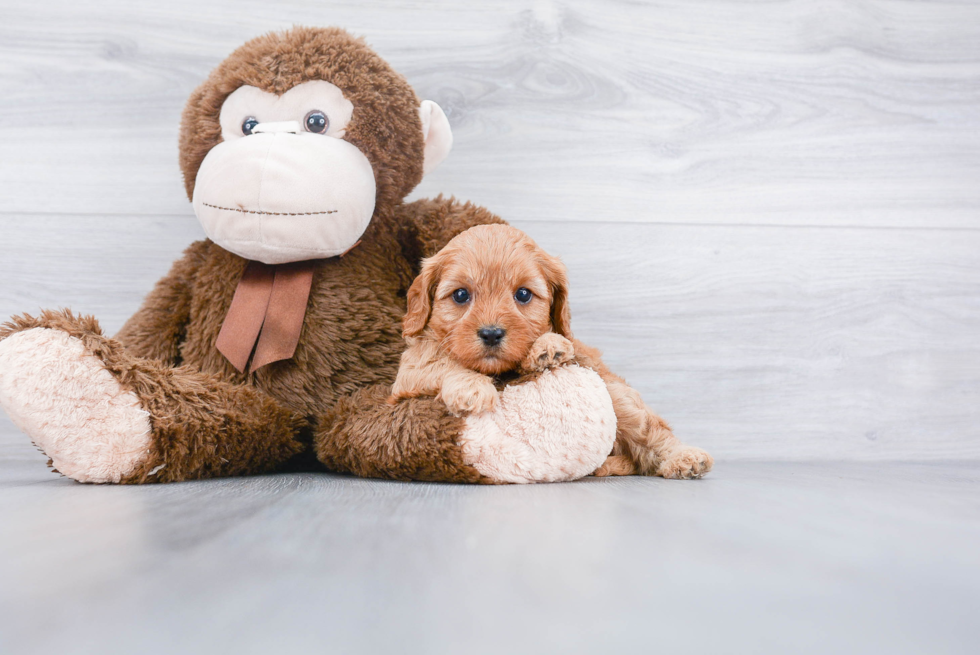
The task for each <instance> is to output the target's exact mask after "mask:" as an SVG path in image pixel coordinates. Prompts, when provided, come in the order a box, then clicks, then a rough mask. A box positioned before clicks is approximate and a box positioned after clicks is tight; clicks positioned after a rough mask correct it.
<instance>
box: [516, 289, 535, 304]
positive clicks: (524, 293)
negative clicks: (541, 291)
mask: <svg viewBox="0 0 980 655" xmlns="http://www.w3.org/2000/svg"><path fill="white" fill-rule="evenodd" d="M533 297H534V294H533V293H531V290H530V289H526V288H524V287H521V288H520V289H518V290H517V291H515V292H514V300H516V301H517V302H519V303H521V304H522V305H526V304H528V303H529V302H531V298H533Z"/></svg>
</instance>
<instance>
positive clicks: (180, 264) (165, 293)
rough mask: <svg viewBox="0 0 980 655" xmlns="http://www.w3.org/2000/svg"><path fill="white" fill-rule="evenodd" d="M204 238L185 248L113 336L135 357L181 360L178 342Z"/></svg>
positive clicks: (168, 361) (173, 362)
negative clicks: (141, 303) (181, 254)
mask: <svg viewBox="0 0 980 655" xmlns="http://www.w3.org/2000/svg"><path fill="white" fill-rule="evenodd" d="M204 245H205V242H204V241H197V242H195V243H193V244H191V245H190V247H188V248H187V250H185V251H184V256H183V257H181V258H180V259H178V260H177V261H176V262H175V263H174V265H173V266H172V267H171V269H170V272H169V273H167V275H165V276H164V277H163V278H162V279H161V280H160V281H158V282H157V283H156V286H154V287H153V290H152V291H150V293H149V294H148V295H147V296H146V298H145V299H144V300H143V305H142V306H141V307H140V308H139V310H138V311H137V312H136V313H135V314H133V315H132V316H131V317H130V318H129V320H128V321H126V324H125V325H123V327H122V329H121V330H120V331H119V333H118V334H117V335H116V337H115V338H116V340H118V341H120V342H122V344H123V345H124V346H125V347H126V350H127V352H128V353H129V354H130V355H133V356H135V357H143V358H146V359H155V360H157V361H160V362H163V363H164V364H167V365H169V366H176V365H178V364H179V363H180V344H181V343H182V342H183V340H184V334H185V330H186V327H187V323H188V321H189V320H190V311H191V281H192V280H193V278H194V274H195V272H196V271H197V268H198V266H199V265H200V261H201V258H202V256H203V250H204Z"/></svg>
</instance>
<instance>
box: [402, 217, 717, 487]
mask: <svg viewBox="0 0 980 655" xmlns="http://www.w3.org/2000/svg"><path fill="white" fill-rule="evenodd" d="M570 322H571V316H570V312H569V308H568V278H567V274H566V271H565V267H564V265H563V264H562V263H561V262H560V261H559V260H558V259H557V258H555V257H552V256H551V255H549V254H548V253H546V252H545V251H544V250H542V249H541V248H539V247H538V245H537V244H536V243H534V241H533V240H531V238H530V237H528V236H527V235H526V234H524V233H523V232H521V231H520V230H518V229H516V228H513V227H510V226H509V225H480V226H477V227H473V228H470V229H469V230H467V231H465V232H463V233H461V234H459V235H457V236H456V237H455V238H453V239H452V240H451V241H450V242H449V243H448V244H447V245H446V246H445V247H444V248H443V249H442V250H440V251H439V252H438V253H437V254H436V255H435V256H433V257H430V258H428V259H426V260H425V261H424V262H423V265H422V271H421V273H420V275H419V276H418V277H417V278H416V279H415V281H414V282H413V283H412V286H411V289H409V292H408V312H407V313H406V315H405V319H404V323H403V327H404V331H403V334H404V337H405V341H406V343H407V344H408V347H407V348H406V350H405V352H404V353H403V354H402V358H401V366H400V368H399V370H398V376H397V378H396V380H395V384H394V386H393V387H392V395H391V397H390V398H389V402H391V403H396V402H398V401H399V400H401V399H403V398H412V397H416V396H424V395H436V396H438V397H439V398H441V399H442V401H443V402H444V403H446V406H447V407H448V408H449V409H450V411H452V412H453V413H455V414H457V415H460V414H465V413H468V412H473V413H476V412H482V411H486V410H489V409H492V408H493V407H494V406H495V405H496V402H497V399H498V396H497V389H496V386H495V384H494V381H495V380H494V378H495V377H498V376H501V375H502V374H506V373H509V372H517V373H523V374H527V373H533V372H536V371H542V370H545V369H547V368H551V367H554V366H560V365H562V364H565V363H567V362H575V363H577V364H579V365H581V366H586V367H588V368H591V369H593V370H595V371H596V372H597V373H599V375H600V376H601V377H602V378H603V381H605V383H606V388H607V389H608V390H609V394H610V396H611V397H612V400H613V406H614V408H615V410H616V420H617V432H616V443H615V445H614V447H613V451H612V453H611V455H610V457H609V458H608V459H607V460H606V462H605V463H604V464H603V465H602V466H601V467H600V468H599V469H598V470H597V471H596V472H595V475H600V476H602V475H631V474H637V473H638V474H642V475H654V474H656V475H662V476H664V477H668V478H697V477H701V476H702V475H704V474H705V473H707V472H708V471H710V470H711V467H712V465H713V461H712V458H711V456H710V455H708V453H706V452H705V451H703V450H701V449H700V448H693V447H691V446H685V445H684V444H682V443H681V442H680V441H678V439H677V438H676V437H675V436H674V434H673V432H671V430H670V427H669V426H668V425H667V424H666V423H665V422H664V421H663V419H661V418H660V417H659V416H657V415H656V414H654V413H653V412H652V411H650V409H649V408H647V407H646V405H645V404H644V403H643V401H642V399H641V398H640V395H639V394H638V393H637V392H636V391H635V390H634V389H632V388H630V387H629V386H628V385H627V384H626V382H625V380H623V379H622V378H620V377H619V376H617V375H615V374H613V373H612V372H611V371H609V369H608V368H606V366H605V364H603V362H602V360H601V359H600V353H599V351H598V350H596V349H594V348H591V347H589V346H587V345H585V344H583V343H582V342H580V341H577V340H575V339H574V338H573V336H572V332H571V326H570Z"/></svg>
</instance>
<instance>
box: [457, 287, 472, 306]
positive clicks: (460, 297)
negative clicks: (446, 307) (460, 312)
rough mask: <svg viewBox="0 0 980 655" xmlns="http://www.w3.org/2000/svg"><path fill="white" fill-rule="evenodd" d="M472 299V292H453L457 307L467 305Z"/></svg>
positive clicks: (461, 290)
mask: <svg viewBox="0 0 980 655" xmlns="http://www.w3.org/2000/svg"><path fill="white" fill-rule="evenodd" d="M469 299H470V292H469V291H467V290H466V289H456V290H455V291H453V302H455V303H456V304H457V305H465V304H466V301H467V300H469Z"/></svg>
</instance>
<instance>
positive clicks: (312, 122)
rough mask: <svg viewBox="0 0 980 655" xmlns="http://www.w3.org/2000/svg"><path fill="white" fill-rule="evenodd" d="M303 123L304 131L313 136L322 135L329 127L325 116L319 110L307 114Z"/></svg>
mask: <svg viewBox="0 0 980 655" xmlns="http://www.w3.org/2000/svg"><path fill="white" fill-rule="evenodd" d="M303 123H304V125H306V131H307V132H313V133H314V134H323V133H324V132H326V131H327V128H328V127H330V121H329V120H328V119H327V115H326V114H324V113H323V112H322V111H320V110H319V109H314V110H313V111H311V112H310V113H308V114H307V115H306V119H305V120H304V121H303Z"/></svg>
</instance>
